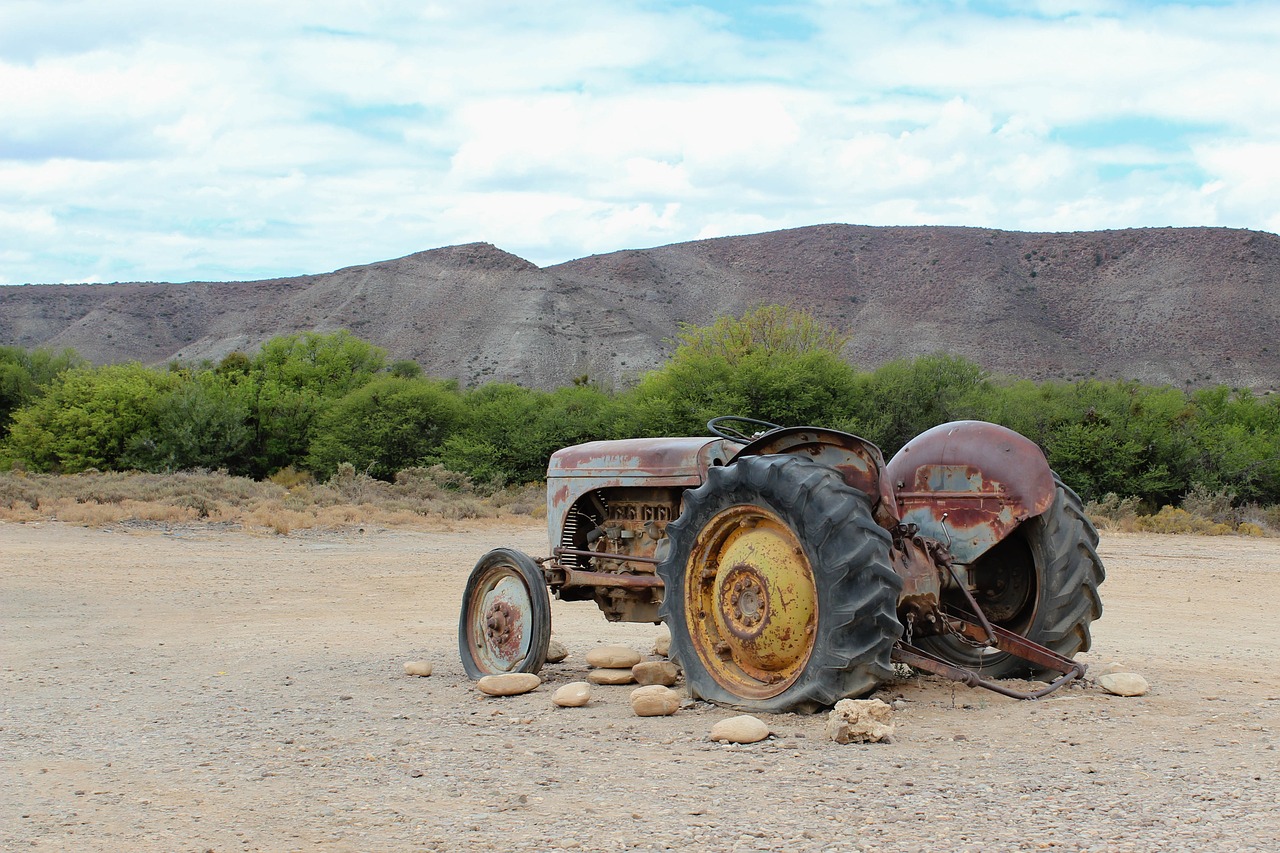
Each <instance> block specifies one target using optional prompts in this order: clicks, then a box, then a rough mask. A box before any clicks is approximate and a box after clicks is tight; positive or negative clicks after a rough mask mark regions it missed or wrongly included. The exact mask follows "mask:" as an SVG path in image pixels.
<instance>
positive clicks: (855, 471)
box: [458, 417, 1104, 712]
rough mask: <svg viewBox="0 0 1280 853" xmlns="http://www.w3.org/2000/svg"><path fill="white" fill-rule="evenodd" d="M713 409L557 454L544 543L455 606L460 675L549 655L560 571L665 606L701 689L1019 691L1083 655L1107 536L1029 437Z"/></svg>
mask: <svg viewBox="0 0 1280 853" xmlns="http://www.w3.org/2000/svg"><path fill="white" fill-rule="evenodd" d="M708 428H709V430H710V432H711V433H712V434H713V435H714V437H707V438H652V439H634V440H628V441H598V442H591V443H588V444H582V445H577V446H575V447H568V448H565V449H563V450H560V451H558V452H557V453H555V455H553V456H552V457H551V462H550V465H549V467H548V470H547V525H548V532H549V534H550V540H551V555H550V556H549V557H545V558H542V559H539V560H534V559H532V558H531V557H529V556H527V555H525V554H523V553H521V552H519V551H515V550H512V549H507V548H499V549H497V550H494V551H491V552H489V553H488V554H486V555H485V556H484V557H482V558H481V559H480V561H479V563H477V564H476V567H475V569H474V570H473V571H472V573H471V576H470V578H469V579H468V581H467V585H466V589H465V591H464V594H463V602H462V615H461V618H460V621H459V626H458V645H459V650H460V653H461V656H462V662H463V665H464V667H465V668H466V671H467V673H468V675H470V676H471V677H472V678H479V677H481V676H484V675H488V674H494V673H502V672H537V671H538V670H539V669H541V667H542V665H543V663H544V662H545V660H546V654H547V646H548V643H549V641H550V637H551V603H550V596H549V592H548V590H550V591H551V592H554V593H555V595H556V597H557V598H559V599H561V600H563V601H585V600H591V601H594V602H595V603H596V605H597V606H598V607H599V608H600V610H602V611H603V612H604V615H605V617H606V618H607V619H609V620H611V621H624V622H666V623H667V625H668V626H669V629H670V632H671V656H672V658H673V659H674V660H675V661H676V662H677V663H678V664H679V665H680V666H681V668H682V669H683V670H684V675H685V680H686V683H687V687H688V690H689V693H690V694H691V695H692V696H694V697H696V698H701V699H705V700H708V701H711V702H716V703H719V704H722V705H727V706H730V707H734V708H741V709H744V710H752V711H762V712H778V711H816V710H819V709H821V708H824V707H829V706H831V705H833V704H835V703H836V702H837V701H838V700H840V699H843V698H847V697H855V696H860V695H865V694H866V693H868V692H870V691H871V690H872V689H874V688H875V687H876V686H877V685H878V684H879V683H881V682H882V681H885V680H886V679H889V678H892V677H893V674H894V670H893V664H894V663H898V664H906V665H909V666H911V667H913V668H915V669H919V670H924V671H926V672H930V673H934V674H936V675H940V676H944V677H946V678H950V679H954V680H956V681H961V682H963V683H965V684H968V685H969V686H973V687H985V688H988V689H991V690H995V691H997V692H1000V693H1003V694H1005V695H1008V696H1014V697H1017V698H1026V699H1032V698H1037V697H1039V696H1043V695H1045V694H1047V693H1049V692H1051V691H1053V690H1055V689H1057V688H1058V687H1060V686H1062V685H1063V684H1065V683H1067V682H1068V681H1070V680H1072V679H1073V678H1077V677H1079V676H1081V675H1083V674H1084V666H1083V665H1082V664H1078V663H1076V662H1075V661H1073V660H1072V659H1071V658H1072V656H1073V655H1075V654H1076V653H1077V652H1081V651H1084V650H1086V649H1088V648H1089V642H1090V639H1089V628H1090V623H1092V622H1093V621H1094V620H1095V619H1097V618H1098V617H1099V616H1100V615H1101V613H1102V604H1101V601H1100V600H1099V598H1098V585H1099V584H1100V583H1101V582H1102V580H1103V576H1104V572H1103V567H1102V563H1101V561H1100V560H1099V559H1098V554H1097V550H1096V545H1097V541H1098V537H1097V533H1096V532H1095V531H1094V529H1093V526H1092V525H1091V524H1090V523H1089V521H1088V519H1087V518H1086V517H1085V515H1084V513H1083V511H1082V508H1081V505H1080V499H1079V498H1078V497H1077V496H1076V494H1075V493H1074V492H1073V491H1071V489H1069V488H1067V487H1066V486H1065V485H1063V484H1062V482H1061V481H1060V480H1059V479H1058V478H1057V476H1056V475H1055V474H1054V473H1053V472H1052V471H1050V470H1049V466H1048V463H1047V462H1046V461H1045V458H1044V455H1043V454H1042V453H1041V452H1040V449H1039V448H1038V447H1037V446H1036V445H1035V444H1033V443H1032V442H1031V441H1029V440H1028V439H1026V438H1024V437H1023V436H1021V435H1019V434H1018V433H1016V432H1013V431H1011V430H1008V429H1006V428H1004V427H1001V426H997V425H995V424H990V423H983V422H979V421H960V422H956V423H948V424H943V425H941V426H937V427H934V428H933V429H931V430H928V431H927V432H924V433H922V434H921V435H919V436H917V437H916V438H914V439H913V440H911V441H910V442H909V443H908V444H907V445H906V446H905V447H903V448H902V450H900V451H899V452H898V453H897V454H896V455H895V456H894V457H893V459H891V460H890V461H889V463H888V464H887V465H886V464H885V462H884V459H883V457H882V455H881V453H880V450H879V449H878V448H877V447H876V446H875V445H873V444H872V443H870V442H868V441H865V440H864V439H861V438H858V437H857V436H854V435H850V434H848V433H844V432H838V431H836V430H830V429H822V428H815V427H785V428H784V427H779V426H777V425H775V424H770V423H765V422H762V421H756V420H752V419H750V418H739V417H724V418H716V419H714V420H712V421H711V422H710V423H709V424H708ZM1009 677H1034V678H1042V679H1045V680H1046V681H1047V682H1048V683H1047V684H1045V685H1044V686H1043V687H1040V688H1039V689H1035V690H1025V691H1024V690H1018V689H1014V688H1013V687H1011V686H1009V685H1006V684H1002V683H1000V681H999V679H1003V678H1009Z"/></svg>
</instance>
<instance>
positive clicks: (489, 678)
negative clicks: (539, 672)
mask: <svg viewBox="0 0 1280 853" xmlns="http://www.w3.org/2000/svg"><path fill="white" fill-rule="evenodd" d="M541 683H542V679H541V678H539V677H538V676H536V675H534V674H533V673H532V672H506V673H503V674H502V675H486V676H485V677H484V678H482V679H480V680H479V681H478V682H476V687H478V688H480V692H481V693H484V694H487V695H489V696H516V695H519V694H521V693H528V692H529V691H530V690H535V689H537V687H538V685H539V684H541Z"/></svg>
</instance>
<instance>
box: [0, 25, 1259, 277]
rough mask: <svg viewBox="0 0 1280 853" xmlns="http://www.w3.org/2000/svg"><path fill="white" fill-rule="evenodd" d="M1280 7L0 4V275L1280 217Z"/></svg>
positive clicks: (238, 273)
mask: <svg viewBox="0 0 1280 853" xmlns="http://www.w3.org/2000/svg"><path fill="white" fill-rule="evenodd" d="M1278 93H1280V4H1277V3H1275V2H1274V0H1267V2H1230V0H1223V2H1177V3H1172V2H1170V3H1166V2H1123V0H1040V2H1034V0H1033V2H1020V3H1015V2H1000V0H973V2H955V3H945V2H887V0H796V2H780V3H764V2H750V0H742V2H730V0H706V2H683V0H667V2H660V1H659V0H563V2H556V0H540V2H532V0H530V1H529V2H498V0H466V2H461V0H459V2H423V0H415V2H400V0H345V2H339V0H218V2H216V3H215V2H207V3H206V2H200V3H186V2H174V0H163V2H161V1H160V0H3V3H0V284H21V283H28V282H31V283H43V282H109V281H191V280H210V281H225V280H253V279H261V278H271V277H278V276H286V275H299V274H306V273H320V272H327V271H330V270H333V269H337V268H340V267H344V266H352V265H356V264H363V263H371V262H375V261H380V260H386V259H390V258H396V257H401V256H404V255H408V254H412V253H414V252H419V251H423V250H426V249H432V248H437V247H440V246H448V245H455V244H459V243H468V242H474V241H483V242H489V243H493V244H495V245H496V246H498V247H499V248H501V249H504V250H506V251H509V252H512V253H514V254H516V255H519V256H521V257H523V258H526V259H528V260H530V261H533V262H534V263H536V264H539V265H541V266H547V265H551V264H555V263H560V262H563V261H567V260H571V259H573V258H579V257H584V256H586V255H591V254H597V253H604V252H612V251H617V250H620V249H626V248H642V247H649V246H657V245H664V244H668V243H676V242H683V241H686V240H694V239H701V238H706V237H720V236H727V235H732V234H747V233H755V232H761V231H771V230H775V229H780V228H791V227H798V226H804V225H815V224H820V223H828V222H844V223H851V224H860V225H969V226H979V227H984V228H1001V229H1010V230H1020V231H1080V230H1095V229H1107V228H1128V227H1142V226H1168V225H1173V226H1229V227H1236V228H1250V229H1256V230H1262V231H1270V232H1280V94H1278Z"/></svg>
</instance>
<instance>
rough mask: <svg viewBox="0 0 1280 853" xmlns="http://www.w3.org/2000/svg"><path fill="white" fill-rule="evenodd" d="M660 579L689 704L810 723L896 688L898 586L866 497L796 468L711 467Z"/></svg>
mask: <svg viewBox="0 0 1280 853" xmlns="http://www.w3.org/2000/svg"><path fill="white" fill-rule="evenodd" d="M667 534H668V536H670V538H671V546H670V550H669V552H668V554H667V556H666V558H665V559H664V560H663V561H662V563H661V564H659V566H658V568H657V572H658V576H659V577H661V578H662V581H663V584H664V586H665V594H664V598H663V602H662V608H661V615H662V618H663V619H664V620H665V621H666V623H667V625H668V626H669V629H670V631H671V653H672V657H673V658H675V659H676V660H677V662H678V663H679V664H680V665H681V666H682V668H683V669H684V674H685V680H686V683H687V685H688V688H689V693H690V694H691V695H692V696H694V697H697V698H701V699H706V700H708V701H711V702H715V703H717V704H721V705H727V706H729V707H733V708H739V709H743V710H749V711H758V712H766V713H776V712H781V711H800V712H806V713H811V712H814V711H817V710H820V709H822V708H826V707H830V706H831V705H834V704H835V703H836V702H837V701H839V700H840V699H844V698H848V697H852V696H861V695H864V694H866V693H868V692H870V691H871V690H872V689H874V688H875V687H876V685H877V684H879V683H880V682H881V681H884V680H886V679H888V678H890V677H892V674H893V673H892V668H891V663H890V658H889V655H890V652H891V650H892V648H893V644H894V643H895V642H896V641H897V640H898V638H899V637H900V636H901V634H902V626H901V624H900V623H899V622H898V617H897V604H898V594H899V592H900V591H901V589H902V580H901V578H899V577H898V575H897V574H896V573H895V572H894V571H893V568H892V566H891V564H890V560H889V549H890V538H889V534H888V533H887V532H886V531H885V530H884V529H883V528H881V527H880V526H879V525H878V524H876V522H875V520H874V519H873V517H872V513H871V499H870V498H869V497H868V496H867V495H866V494H865V493H863V492H861V491H859V490H857V489H854V488H851V487H850V486H848V485H846V484H845V482H844V480H843V479H842V478H841V476H840V474H839V472H837V471H836V470H834V469H832V468H829V467H827V466H825V465H821V464H818V463H817V462H814V461H813V460H811V459H808V458H805V457H800V456H788V455H780V456H754V457H747V458H745V459H740V460H738V461H737V462H734V463H733V464H731V465H728V466H725V467H722V468H712V469H711V470H710V471H709V472H708V474H707V481H706V482H705V483H704V484H703V485H701V486H700V487H698V488H696V489H692V490H690V491H688V492H686V493H685V495H684V510H683V512H682V513H681V515H680V517H679V518H678V519H677V520H676V521H674V522H672V523H671V524H670V525H669V526H668V528H667Z"/></svg>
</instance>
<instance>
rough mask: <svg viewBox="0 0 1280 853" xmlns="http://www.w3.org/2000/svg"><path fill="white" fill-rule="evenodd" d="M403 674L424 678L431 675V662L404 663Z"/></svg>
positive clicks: (412, 661)
mask: <svg viewBox="0 0 1280 853" xmlns="http://www.w3.org/2000/svg"><path fill="white" fill-rule="evenodd" d="M404 674H405V675H417V676H422V677H426V676H428V675H430V674H431V661H425V660H410V661H405V664H404Z"/></svg>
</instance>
